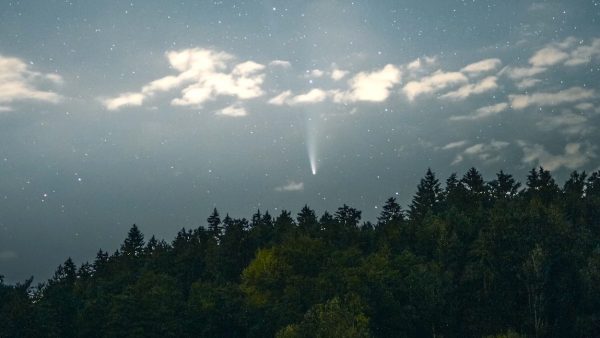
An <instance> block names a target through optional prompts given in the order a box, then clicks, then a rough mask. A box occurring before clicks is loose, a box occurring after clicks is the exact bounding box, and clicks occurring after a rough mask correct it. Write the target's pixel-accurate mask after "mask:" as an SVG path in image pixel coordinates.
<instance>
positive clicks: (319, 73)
mask: <svg viewBox="0 0 600 338" xmlns="http://www.w3.org/2000/svg"><path fill="white" fill-rule="evenodd" d="M306 72H307V76H308V77H314V78H319V77H322V76H323V75H325V72H324V71H322V70H320V69H313V70H311V71H306Z"/></svg>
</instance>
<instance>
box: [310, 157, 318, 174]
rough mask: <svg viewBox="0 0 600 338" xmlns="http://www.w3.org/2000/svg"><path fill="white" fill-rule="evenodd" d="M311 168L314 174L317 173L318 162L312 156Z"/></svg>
mask: <svg viewBox="0 0 600 338" xmlns="http://www.w3.org/2000/svg"><path fill="white" fill-rule="evenodd" d="M310 170H311V171H312V174H313V175H316V174H317V162H316V161H315V160H314V159H312V158H311V159H310Z"/></svg>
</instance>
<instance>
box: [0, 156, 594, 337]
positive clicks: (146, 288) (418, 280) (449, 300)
mask: <svg viewBox="0 0 600 338" xmlns="http://www.w3.org/2000/svg"><path fill="white" fill-rule="evenodd" d="M0 337H278V338H284V337H285V338H288V337H497V338H500V337H600V172H594V173H592V174H590V175H588V174H586V173H585V172H573V173H571V175H570V177H569V178H568V180H566V182H564V184H563V185H562V186H560V185H559V184H558V183H557V182H556V181H555V179H554V178H553V177H552V175H551V173H550V172H549V171H547V170H544V169H543V168H541V167H540V168H535V169H532V170H531V171H530V172H529V174H528V176H527V178H526V182H525V184H524V185H521V184H520V183H519V182H517V181H516V180H515V178H514V177H513V176H511V175H509V174H506V173H504V172H502V171H501V172H499V173H497V174H496V176H495V177H494V178H493V179H492V180H490V181H486V180H484V178H483V177H482V175H481V173H480V172H479V171H477V170H476V169H475V168H471V169H470V170H468V171H467V172H466V173H465V174H464V175H463V176H462V177H461V176H457V175H456V174H453V175H451V176H450V177H449V178H448V179H446V181H445V182H441V181H440V179H438V178H437V177H436V175H435V174H434V173H433V172H432V171H431V170H428V171H427V172H426V174H425V176H424V177H423V178H422V179H421V180H420V182H419V183H418V186H417V189H416V193H415V194H414V196H413V198H412V201H411V203H410V204H409V205H408V206H407V207H406V208H403V207H401V206H400V205H399V204H398V203H397V201H396V200H395V199H394V198H389V199H388V200H387V201H386V202H385V203H384V205H383V206H382V208H381V212H380V215H379V216H378V218H377V220H376V222H362V221H361V212H360V211H359V210H357V209H355V208H352V207H350V206H347V205H343V206H342V207H340V208H338V209H337V210H335V211H334V212H332V213H329V212H324V213H323V214H322V215H317V214H316V213H315V211H314V210H312V209H310V208H309V207H308V206H304V207H303V208H302V209H301V210H300V212H298V213H297V214H292V213H291V212H288V211H281V213H280V214H279V215H271V214H269V212H267V211H264V212H262V211H257V212H256V213H255V214H254V215H252V216H251V217H250V218H249V219H245V218H242V219H235V218H231V217H229V216H228V215H226V214H220V213H219V212H218V211H217V210H216V209H215V210H214V211H213V212H212V214H211V216H210V217H209V218H208V219H207V222H206V224H202V225H200V226H199V227H198V228H196V229H181V230H180V231H179V233H178V234H177V236H176V237H175V239H173V240H172V241H171V242H166V241H165V240H159V239H156V238H155V237H154V236H152V237H149V236H144V235H143V234H142V231H141V230H140V229H139V228H138V227H137V226H136V225H133V226H132V227H131V228H130V230H129V233H128V235H127V237H126V238H125V240H124V241H123V243H122V245H121V246H120V248H119V249H118V250H117V251H115V252H114V253H109V252H106V251H102V250H100V251H98V253H97V255H96V258H95V260H94V261H93V262H86V263H83V264H81V265H79V266H77V265H76V264H75V263H74V262H73V260H72V259H71V258H69V259H67V260H66V261H65V262H64V263H63V264H61V265H60V266H58V268H57V269H56V272H55V273H54V276H53V277H52V278H50V279H49V280H48V281H46V282H44V283H40V284H38V285H34V284H33V277H32V278H31V279H28V280H25V281H23V282H20V283H17V284H15V285H9V284H6V283H4V282H3V279H2V277H0Z"/></svg>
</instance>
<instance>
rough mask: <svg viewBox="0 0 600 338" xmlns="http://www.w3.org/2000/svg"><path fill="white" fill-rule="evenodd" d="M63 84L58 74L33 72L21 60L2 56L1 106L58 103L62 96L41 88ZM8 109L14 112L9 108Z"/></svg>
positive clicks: (0, 58)
mask: <svg viewBox="0 0 600 338" xmlns="http://www.w3.org/2000/svg"><path fill="white" fill-rule="evenodd" d="M62 83H63V79H62V77H61V76H60V75H58V74H44V73H39V72H36V71H33V70H31V69H30V67H29V65H27V64H26V63H25V62H24V61H23V60H21V59H19V58H15V57H6V56H3V55H0V104H11V103H13V102H17V101H25V100H32V101H42V102H49V103H58V102H59V101H61V100H62V96H60V95H59V94H57V93H55V92H53V91H49V90H43V89H40V88H39V87H40V86H45V85H48V84H50V85H60V84H62ZM6 107H8V108H6V109H8V110H12V108H10V107H9V106H6Z"/></svg>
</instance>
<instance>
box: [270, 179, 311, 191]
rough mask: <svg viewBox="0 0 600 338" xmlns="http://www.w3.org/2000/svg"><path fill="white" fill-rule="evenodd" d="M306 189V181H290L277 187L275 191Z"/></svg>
mask: <svg viewBox="0 0 600 338" xmlns="http://www.w3.org/2000/svg"><path fill="white" fill-rule="evenodd" d="M302 190H304V182H295V181H289V182H288V184H286V185H283V186H280V187H276V188H275V191H302Z"/></svg>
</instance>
